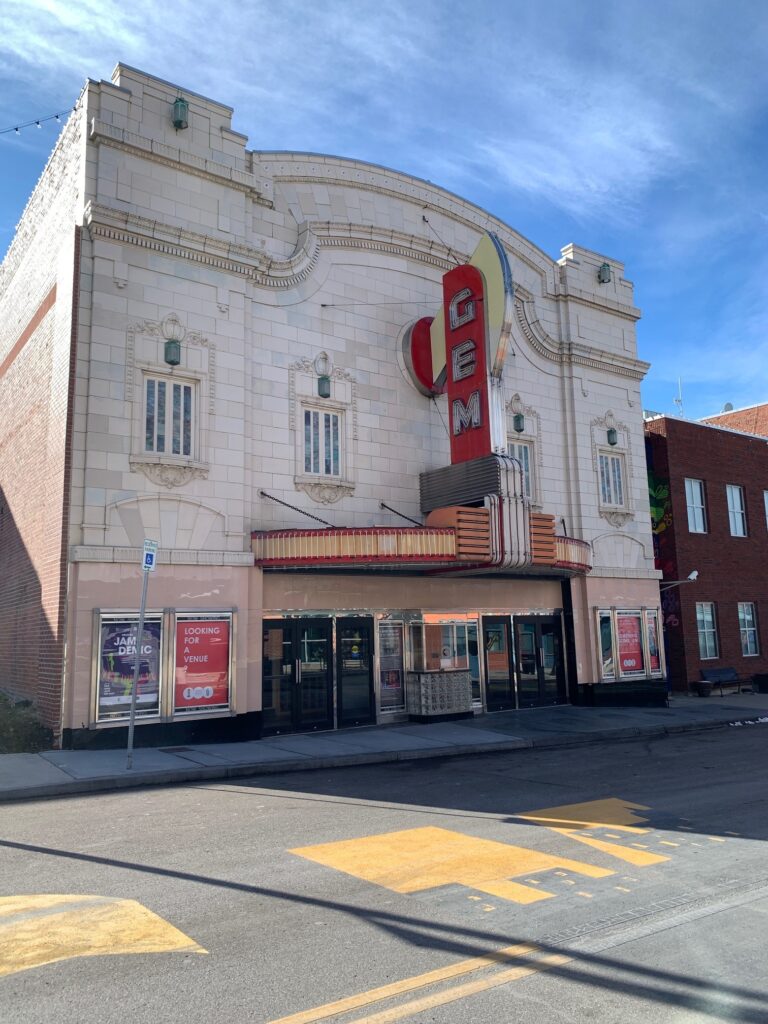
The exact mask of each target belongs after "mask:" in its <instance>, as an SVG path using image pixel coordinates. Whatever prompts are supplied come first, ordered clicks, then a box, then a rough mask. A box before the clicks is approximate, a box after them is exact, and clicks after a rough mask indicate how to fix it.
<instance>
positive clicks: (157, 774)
mask: <svg viewBox="0 0 768 1024" xmlns="http://www.w3.org/2000/svg"><path fill="white" fill-rule="evenodd" d="M742 720H743V718H738V719H729V720H727V721H718V722H683V723H680V724H677V725H652V726H628V727H624V728H621V729H600V730H598V731H596V732H592V733H587V734H581V735H580V734H573V733H571V734H569V735H566V736H553V735H548V736H541V737H540V738H529V739H520V738H519V737H518V738H515V739H510V740H501V741H499V742H498V743H486V744H483V745H478V744H472V743H469V744H464V745H461V746H457V745H455V744H453V745H451V746H450V747H431V748H427V749H422V750H398V751H376V752H372V753H369V754H339V755H336V756H326V757H313V758H309V757H306V758H304V757H302V758H296V759H295V760H287V761H280V762H275V761H268V762H265V763H250V764H232V765H221V766H219V765H216V766H205V767H202V766H201V767H199V768H174V769H170V770H168V771H157V770H155V771H147V772H141V773H139V772H137V773H135V774H131V775H104V776H102V777H100V778H93V779H72V781H71V782H57V783H50V784H47V785H42V786H27V787H19V788H18V789H14V790H8V791H6V792H4V793H0V804H3V803H12V802H15V801H21V800H40V799H49V798H50V799H52V798H55V797H61V796H82V795H86V794H89V793H108V792H114V791H116V790H121V789H139V788H142V787H144V786H171V785H178V784H181V783H190V782H210V781H213V780H217V779H244V778H252V777H254V776H259V775H281V774H284V773H293V772H307V771H317V770H318V769H331V768H352V767H356V766H357V767H359V766H360V765H371V764H386V763H388V762H389V763H392V762H397V761H424V760H438V759H441V758H446V757H472V756H478V755H482V754H497V753H510V752H512V751H515V750H554V749H558V748H560V749H565V748H568V747H585V746H590V745H592V744H595V743H610V742H626V741H627V740H633V739H647V738H659V737H663V736H673V735H679V734H681V733H689V732H706V731H710V730H713V729H725V728H727V727H728V726H729V725H731V724H732V722H733V721H742Z"/></svg>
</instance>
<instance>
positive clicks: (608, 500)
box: [597, 451, 627, 508]
mask: <svg viewBox="0 0 768 1024" xmlns="http://www.w3.org/2000/svg"><path fill="white" fill-rule="evenodd" d="M597 459H598V472H599V475H600V504H601V505H602V506H604V507H605V508H625V507H626V505H627V485H626V479H627V475H626V469H625V464H624V456H623V454H617V453H616V452H606V451H601V452H598V456H597Z"/></svg>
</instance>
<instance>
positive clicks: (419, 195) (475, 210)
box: [253, 152, 559, 297]
mask: <svg viewBox="0 0 768 1024" xmlns="http://www.w3.org/2000/svg"><path fill="white" fill-rule="evenodd" d="M253 157H254V162H255V163H258V164H259V165H260V166H262V167H263V168H264V170H265V172H266V173H267V174H269V175H270V176H271V177H272V178H273V180H274V183H275V187H276V188H277V186H278V184H280V183H286V184H296V185H299V184H308V185H311V184H317V183H318V182H320V181H321V182H322V183H323V184H325V185H332V186H333V185H335V186H337V187H340V188H357V189H362V190H363V191H366V192H375V193H377V194H379V195H384V196H388V197H389V198H393V199H400V200H402V199H406V200H409V201H410V202H412V203H416V204H417V205H418V206H419V207H420V208H421V209H423V210H425V211H432V212H433V213H440V214H443V215H445V216H448V217H450V218H451V220H454V221H456V222H457V223H459V224H462V225H463V226H464V227H467V228H470V229H471V230H474V231H478V232H484V231H493V232H495V233H496V234H497V235H498V236H499V238H500V239H501V240H502V241H503V242H504V243H505V245H506V246H507V248H509V249H510V250H511V251H512V252H514V254H515V257H516V258H517V259H519V260H520V261H521V262H523V263H524V264H525V265H526V266H528V267H529V268H530V269H531V270H532V271H534V272H535V273H536V274H538V275H539V276H540V277H541V278H542V288H543V290H544V292H545V293H546V294H547V295H549V296H550V297H555V296H556V295H557V294H558V288H559V275H558V272H557V264H556V263H555V262H554V261H553V260H552V259H551V258H550V257H549V256H547V255H546V253H544V252H543V251H542V250H541V249H537V248H536V246H534V245H533V244H532V243H531V242H529V241H528V239H527V238H525V237H524V236H523V235H520V234H518V233H517V232H516V231H515V230H514V229H513V228H511V227H510V226H509V225H508V224H505V223H504V221H501V220H499V219H498V218H497V217H495V216H494V215H493V214H491V213H489V212H488V211H487V210H484V209H482V207H479V206H475V205H474V204H472V203H470V202H468V201H467V200H465V199H462V198H461V197H460V196H457V195H454V194H453V193H451V192H448V191H447V190H445V189H441V188H440V187H439V186H437V185H433V184H432V183H431V182H428V181H423V180H420V179H418V178H411V177H409V176H408V175H405V174H402V173H400V172H399V171H393V170H389V169H387V168H384V167H377V166H376V165H373V164H358V163H355V162H353V161H349V162H347V161H344V160H341V159H339V158H331V157H324V156H315V155H313V154H307V155H306V156H304V155H303V154H292V153H287V154H285V155H284V156H283V155H282V154H263V153H259V152H254V153H253ZM281 157H282V158H281ZM424 241H426V240H424V239H422V243H423V242H424Z"/></svg>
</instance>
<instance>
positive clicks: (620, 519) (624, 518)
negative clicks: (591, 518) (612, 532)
mask: <svg viewBox="0 0 768 1024" xmlns="http://www.w3.org/2000/svg"><path fill="white" fill-rule="evenodd" d="M600 515H601V516H602V518H603V519H605V520H606V522H609V523H610V524H611V526H615V527H616V528H617V529H621V527H622V526H624V525H625V524H626V523H628V522H629V521H630V520H631V519H634V516H633V515H632V513H631V512H609V511H608V510H607V509H604V508H601V509H600Z"/></svg>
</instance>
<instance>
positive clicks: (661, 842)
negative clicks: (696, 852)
mask: <svg viewBox="0 0 768 1024" xmlns="http://www.w3.org/2000/svg"><path fill="white" fill-rule="evenodd" d="M659 845H660V846H679V845H680V843H670V841H669V840H668V839H660V840H659Z"/></svg>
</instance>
